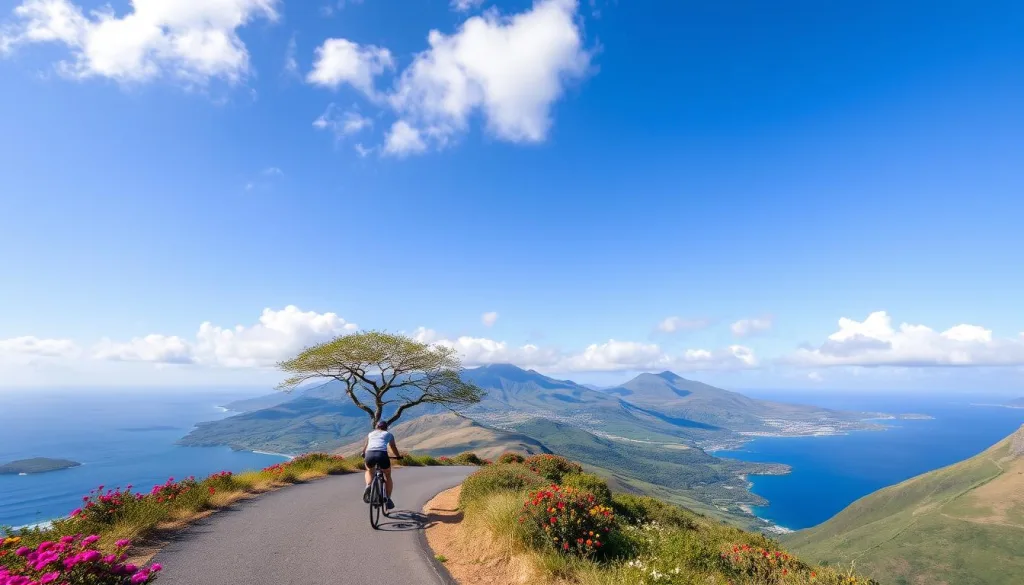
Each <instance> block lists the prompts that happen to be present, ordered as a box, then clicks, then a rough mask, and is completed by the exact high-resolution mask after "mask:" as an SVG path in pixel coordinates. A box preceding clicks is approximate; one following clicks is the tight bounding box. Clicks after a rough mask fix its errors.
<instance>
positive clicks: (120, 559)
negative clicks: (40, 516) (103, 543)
mask: <svg viewBox="0 0 1024 585" xmlns="http://www.w3.org/2000/svg"><path fill="white" fill-rule="evenodd" d="M99 539H100V537H99V536H97V535H95V534H94V535H92V536H85V537H83V536H82V535H81V534H78V535H74V536H63V537H61V538H60V539H59V540H57V541H45V542H42V543H40V544H39V545H38V546H37V547H36V548H35V549H32V548H29V547H26V546H19V544H20V539H19V538H18V537H12V538H5V539H4V540H2V541H0V563H2V564H0V585H47V584H48V583H56V584H60V585H141V584H143V583H149V582H151V581H153V579H155V578H156V574H157V573H158V572H160V569H161V568H162V567H161V566H160V565H159V564H154V565H151V566H148V567H138V566H136V565H133V564H131V563H126V562H125V559H126V558H127V556H128V553H127V551H128V548H129V546H130V543H129V542H128V541H127V540H119V541H117V543H116V546H117V550H116V552H114V553H112V554H104V553H102V552H100V551H99V550H97V549H96V548H94V545H95V544H96V542H97V541H98V540H99Z"/></svg>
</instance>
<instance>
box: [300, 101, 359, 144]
mask: <svg viewBox="0 0 1024 585" xmlns="http://www.w3.org/2000/svg"><path fill="white" fill-rule="evenodd" d="M370 126H373V120H371V119H370V118H367V117H366V116H363V115H362V114H360V113H359V112H357V111H355V110H348V111H346V112H342V111H340V108H338V107H337V105H336V104H334V103H333V102H332V103H330V104H328V106H327V109H326V110H325V111H324V113H323V114H320V117H319V118H317V119H316V120H314V121H313V127H314V128H316V129H317V130H329V131H331V132H333V133H334V135H335V136H336V137H338V138H342V137H345V136H351V135H353V134H358V133H359V132H362V131H363V130H365V129H366V128H369V127H370Z"/></svg>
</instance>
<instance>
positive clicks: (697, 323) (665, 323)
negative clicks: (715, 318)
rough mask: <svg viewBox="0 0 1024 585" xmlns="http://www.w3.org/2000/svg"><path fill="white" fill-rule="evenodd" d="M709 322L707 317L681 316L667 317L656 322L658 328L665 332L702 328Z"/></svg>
mask: <svg viewBox="0 0 1024 585" xmlns="http://www.w3.org/2000/svg"><path fill="white" fill-rule="evenodd" d="M710 324H711V321H709V320H708V319H683V318H681V317H667V318H665V319H664V320H662V321H661V323H658V330H659V331H662V332H665V333H675V332H677V331H693V330H695V329H704V328H706V327H707V326H708V325H710Z"/></svg>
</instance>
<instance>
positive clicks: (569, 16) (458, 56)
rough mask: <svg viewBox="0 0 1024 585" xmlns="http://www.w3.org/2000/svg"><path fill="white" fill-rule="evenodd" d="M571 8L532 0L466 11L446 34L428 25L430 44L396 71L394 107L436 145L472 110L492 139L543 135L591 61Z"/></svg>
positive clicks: (568, 2)
mask: <svg viewBox="0 0 1024 585" xmlns="http://www.w3.org/2000/svg"><path fill="white" fill-rule="evenodd" d="M577 8H578V4H577V2H576V0H538V1H537V2H536V3H535V4H534V5H533V7H532V8H531V9H529V10H527V11H525V12H522V13H519V14H515V15H512V16H509V17H504V16H501V15H500V14H498V13H497V12H496V11H489V12H487V13H486V14H483V15H480V16H474V17H471V18H469V19H468V20H466V22H465V23H463V25H462V26H461V27H460V28H459V30H458V31H457V32H456V33H454V34H451V35H445V34H443V33H441V32H440V31H437V30H433V31H431V32H430V34H429V35H428V37H427V40H428V43H429V45H430V48H429V49H427V50H425V51H423V52H421V53H419V54H418V55H416V57H415V59H414V60H413V63H412V64H411V65H409V67H408V68H406V69H405V70H404V71H403V72H402V74H401V76H400V78H399V80H398V82H397V84H396V87H395V90H394V92H393V93H392V94H391V96H390V101H391V104H392V106H393V107H394V108H395V109H396V110H397V111H398V113H399V115H400V117H401V118H402V121H403V124H405V126H406V127H408V128H414V129H415V130H416V135H417V138H418V139H421V136H422V135H425V136H427V137H430V138H431V139H432V140H433V142H434V143H435V144H436V145H438V146H443V145H444V144H445V143H447V141H448V140H449V139H450V138H451V137H452V136H454V135H456V134H457V133H459V132H462V131H464V130H465V129H466V128H467V125H468V121H469V119H470V117H471V116H472V115H473V114H474V113H477V112H479V113H481V114H482V115H483V117H484V119H485V120H486V125H487V129H488V131H489V133H490V134H492V135H493V136H495V137H496V138H498V139H501V140H506V141H510V142H541V141H543V140H544V139H545V138H546V137H547V134H548V131H549V129H550V127H551V107H552V105H553V104H554V103H555V102H556V101H557V100H558V99H559V98H560V97H561V96H562V94H563V93H564V91H565V88H566V85H567V84H568V83H570V82H572V81H574V80H578V79H580V78H582V77H584V76H585V75H586V73H587V71H588V69H589V66H590V59H591V55H590V53H589V52H588V51H587V50H586V49H584V47H583V38H582V31H581V30H580V27H579V24H578V19H577ZM392 134H394V133H392ZM407 134H411V133H408V132H407ZM423 150H425V148H422V147H420V148H418V149H417V150H413V151H411V152H422V151H423ZM406 152H410V151H406Z"/></svg>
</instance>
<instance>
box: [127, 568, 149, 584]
mask: <svg viewBox="0 0 1024 585" xmlns="http://www.w3.org/2000/svg"><path fill="white" fill-rule="evenodd" d="M130 581H131V582H132V585H139V584H140V583H145V582H146V581H149V573H148V572H146V570H145V569H143V570H142V571H139V572H138V573H135V574H134V575H132V578H131V579H130Z"/></svg>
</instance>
